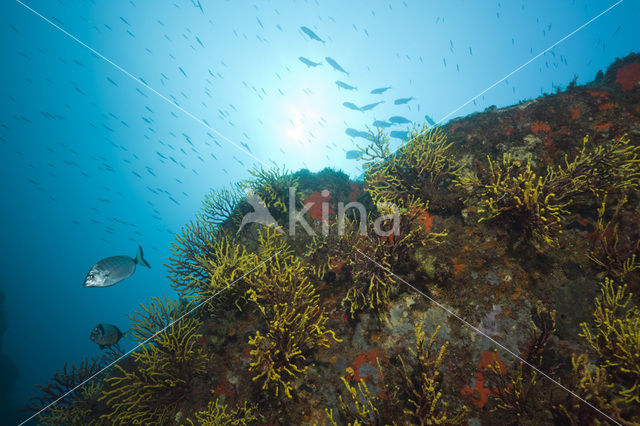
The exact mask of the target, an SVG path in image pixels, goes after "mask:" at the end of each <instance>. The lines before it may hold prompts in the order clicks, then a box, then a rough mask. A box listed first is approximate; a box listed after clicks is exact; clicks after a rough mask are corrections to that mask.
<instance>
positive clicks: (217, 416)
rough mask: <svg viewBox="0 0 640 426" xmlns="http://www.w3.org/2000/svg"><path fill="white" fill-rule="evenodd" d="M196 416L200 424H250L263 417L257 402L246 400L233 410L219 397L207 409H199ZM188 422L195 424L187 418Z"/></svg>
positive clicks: (228, 425) (217, 425) (230, 425)
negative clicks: (251, 402) (250, 402)
mask: <svg viewBox="0 0 640 426" xmlns="http://www.w3.org/2000/svg"><path fill="white" fill-rule="evenodd" d="M195 417H196V420H197V421H198V424H199V425H200V426H248V425H253V424H256V423H257V422H258V421H259V420H260V419H261V418H262V416H261V415H260V413H259V411H258V406H257V405H256V404H249V403H247V402H246V401H245V402H244V404H243V405H242V406H238V407H236V408H234V409H233V410H232V409H229V407H227V406H226V405H225V404H223V403H222V402H220V400H219V399H216V400H215V401H210V402H209V405H207V409H206V410H204V411H198V412H197V413H195ZM187 422H189V424H191V425H194V424H195V423H194V422H193V421H192V420H190V419H187Z"/></svg>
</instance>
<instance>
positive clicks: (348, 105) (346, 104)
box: [342, 102, 360, 111]
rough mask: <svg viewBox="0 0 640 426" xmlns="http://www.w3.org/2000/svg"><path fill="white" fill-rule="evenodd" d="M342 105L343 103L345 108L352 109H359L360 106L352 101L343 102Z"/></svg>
mask: <svg viewBox="0 0 640 426" xmlns="http://www.w3.org/2000/svg"><path fill="white" fill-rule="evenodd" d="M342 105H344V106H345V107H346V108H349V109H352V110H354V111H360V108H359V107H358V106H357V105H356V104H354V103H351V102H344V103H343V104H342Z"/></svg>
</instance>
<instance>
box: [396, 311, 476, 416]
mask: <svg viewBox="0 0 640 426" xmlns="http://www.w3.org/2000/svg"><path fill="white" fill-rule="evenodd" d="M439 330H440V326H438V327H437V328H436V330H435V331H434V332H433V334H432V335H431V337H430V338H429V342H428V343H427V340H426V333H425V332H424V331H423V330H422V323H417V324H416V325H415V329H414V333H415V337H416V344H415V350H414V349H413V348H409V350H410V352H411V354H412V355H413V357H412V360H411V362H410V363H405V361H404V359H403V358H402V356H398V358H399V359H400V363H401V364H402V371H403V374H404V379H405V380H404V389H405V390H406V392H407V393H408V395H409V396H408V398H407V402H408V405H409V407H410V408H408V409H405V410H404V412H405V414H407V415H408V416H409V420H410V421H411V422H417V423H419V424H447V425H459V424H463V423H464V422H465V420H466V417H467V412H468V409H467V407H465V406H462V407H461V408H460V411H459V412H458V413H457V414H455V415H453V416H449V415H448V414H447V403H446V402H443V400H442V392H441V391H440V387H441V383H442V377H441V374H440V368H441V366H442V362H443V360H444V358H445V354H446V351H447V346H448V344H449V342H445V343H444V344H443V345H442V346H441V347H440V350H439V351H437V352H435V351H434V350H433V344H434V342H435V338H436V335H437V334H438V331H439Z"/></svg>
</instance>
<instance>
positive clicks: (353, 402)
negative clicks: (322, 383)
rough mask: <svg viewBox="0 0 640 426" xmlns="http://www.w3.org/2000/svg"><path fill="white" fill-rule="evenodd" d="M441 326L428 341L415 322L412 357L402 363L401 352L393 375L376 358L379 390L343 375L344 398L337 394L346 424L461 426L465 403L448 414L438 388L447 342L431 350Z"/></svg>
mask: <svg viewBox="0 0 640 426" xmlns="http://www.w3.org/2000/svg"><path fill="white" fill-rule="evenodd" d="M439 330H440V327H438V328H437V329H436V331H435V332H434V333H433V334H432V335H431V337H430V338H429V341H428V342H427V339H426V333H425V332H424V331H423V330H422V323H417V324H415V327H414V333H415V338H416V343H415V348H410V349H409V351H410V353H411V356H410V357H409V358H408V359H407V361H406V362H405V360H404V358H403V357H402V356H401V355H398V360H399V362H400V365H401V367H396V368H395V369H394V370H395V372H396V373H397V374H396V375H395V376H393V377H388V376H390V375H389V373H386V372H383V370H382V366H381V365H380V361H379V360H378V371H379V373H378V377H379V378H380V385H381V387H382V390H381V391H380V393H378V395H373V394H372V393H371V391H370V390H369V387H368V386H367V383H366V382H365V380H363V379H360V380H357V382H356V384H355V386H354V385H352V384H351V383H350V382H349V381H347V379H346V378H344V377H342V378H341V379H342V383H343V384H344V386H345V388H346V389H347V395H348V397H347V398H343V397H342V396H339V397H338V400H339V402H340V416H341V417H342V418H344V420H345V421H346V422H347V423H348V424H350V425H351V424H353V425H358V424H366V425H379V424H385V425H386V424H420V425H460V424H463V423H464V422H465V421H466V418H467V413H468V409H467V407H465V406H462V407H461V408H460V411H459V412H458V413H457V414H455V415H449V414H448V413H447V403H445V402H444V401H443V394H442V391H441V384H442V375H441V373H440V368H441V366H442V362H443V361H444V359H445V356H446V348H447V346H448V342H445V343H444V344H443V345H442V346H441V347H440V349H439V350H438V351H435V350H434V347H433V345H434V343H435V337H436V335H437V334H438V331H439ZM326 413H327V416H328V417H329V420H330V421H331V422H332V424H334V425H336V424H337V423H336V421H335V419H334V418H333V417H334V412H333V410H326Z"/></svg>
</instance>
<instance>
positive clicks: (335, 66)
mask: <svg viewBox="0 0 640 426" xmlns="http://www.w3.org/2000/svg"><path fill="white" fill-rule="evenodd" d="M324 59H325V60H326V61H327V63H328V64H329V65H331V68H333V69H334V70H336V71H340V72H343V73H345V74H346V75H349V73H348V72H346V71H345V70H344V69H343V68H342V67H341V66H340V64H339V63H337V62H336V60H335V59H333V58H330V57H328V56H327V57H326V58H324Z"/></svg>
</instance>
